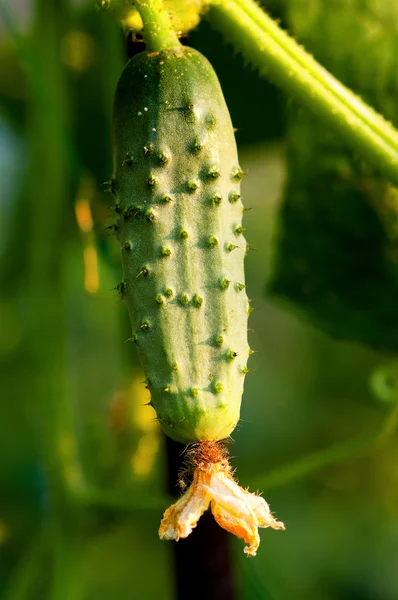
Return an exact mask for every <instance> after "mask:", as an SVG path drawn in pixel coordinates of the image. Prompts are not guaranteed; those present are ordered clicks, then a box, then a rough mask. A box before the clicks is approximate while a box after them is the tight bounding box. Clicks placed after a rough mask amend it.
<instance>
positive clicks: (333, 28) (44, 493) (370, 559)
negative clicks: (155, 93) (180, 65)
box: [0, 0, 398, 600]
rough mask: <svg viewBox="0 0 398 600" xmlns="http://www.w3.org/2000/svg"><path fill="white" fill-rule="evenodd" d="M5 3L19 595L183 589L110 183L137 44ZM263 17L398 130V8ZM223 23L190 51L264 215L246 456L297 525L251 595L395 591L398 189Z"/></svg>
mask: <svg viewBox="0 0 398 600" xmlns="http://www.w3.org/2000/svg"><path fill="white" fill-rule="evenodd" d="M2 2H4V3H3V4H1V7H0V15H1V17H0V19H1V20H0V189H1V194H0V260H1V267H0V286H1V300H0V327H1V334H0V360H1V399H0V598H1V599H3V598H4V599H6V600H24V599H28V600H44V599H47V598H51V599H52V600H72V599H73V600H90V599H92V600H94V599H96V600H119V599H123V600H125V599H126V600H127V599H130V598H132V599H136V598H137V599H138V598H139V599H142V600H152V599H153V600H155V599H157V598H162V599H165V600H168V599H170V600H172V599H173V597H174V589H173V573H172V555H171V543H166V542H160V541H159V539H158V537H157V529H158V524H159V519H160V517H161V515H162V511H163V510H164V509H165V508H166V506H167V503H168V498H167V497H166V494H165V491H164V490H165V487H166V484H165V457H164V440H163V438H162V436H161V434H160V432H159V430H158V428H157V425H156V424H155V423H154V422H153V421H152V420H151V419H152V415H150V416H148V412H147V411H148V409H145V408H143V406H142V405H143V404H144V403H145V402H146V390H145V389H144V385H142V383H141V382H142V381H143V375H142V373H141V372H140V367H139V361H138V359H137V356H136V354H135V350H134V348H132V347H131V345H130V344H128V343H127V344H126V343H125V340H127V338H128V337H129V335H130V329H129V323H128V318H127V310H126V307H125V306H124V304H123V302H122V301H121V300H120V299H119V297H118V295H117V293H116V292H115V291H114V289H113V288H114V287H115V285H116V284H117V283H118V282H119V281H120V277H121V267H120V260H119V249H118V245H117V243H116V240H115V238H114V237H113V236H112V231H111V230H107V229H106V227H107V226H109V225H110V224H111V223H112V220H113V219H112V212H111V210H110V208H109V205H110V204H111V202H110V201H109V198H108V197H107V195H106V194H105V193H104V186H103V185H102V184H103V182H104V181H106V180H107V179H109V176H110V175H111V172H112V162H111V142H110V119H111V110H112V97H113V93H114V90H115V85H116V82H117V79H118V77H119V74H120V72H121V69H122V66H123V64H124V63H125V61H126V57H127V43H126V39H125V36H124V34H123V33H122V31H121V29H120V28H119V26H118V24H117V23H116V22H115V21H114V20H112V18H110V16H109V15H107V14H104V13H101V12H99V11H98V10H97V9H96V7H95V3H94V0H90V1H83V0H80V1H79V2H77V1H76V2H72V0H71V1H67V0H34V1H33V0H12V2H10V1H9V0H8V2H5V0H2ZM263 4H264V5H265V7H266V8H267V9H268V10H269V11H270V12H271V14H272V15H273V16H274V17H276V18H280V19H281V20H282V24H283V25H284V26H286V27H288V29H289V30H290V31H292V32H294V33H295V34H296V35H297V37H298V39H299V41H300V42H302V43H305V45H306V46H307V47H308V48H309V49H310V50H311V51H312V52H313V53H314V54H315V56H316V57H317V58H319V60H321V62H322V63H323V64H325V66H326V67H327V68H329V69H331V70H332V71H333V72H334V73H335V74H336V75H337V76H338V77H340V78H342V79H343V81H344V82H345V83H347V84H348V85H350V86H352V87H354V89H355V90H356V91H357V92H358V93H360V94H361V95H362V96H363V97H364V98H365V99H366V100H367V101H369V102H371V103H372V104H373V105H374V106H376V107H377V108H378V109H379V110H381V111H382V112H384V113H385V114H386V115H387V116H388V118H389V119H391V120H392V121H393V122H394V123H395V125H396V126H397V125H398V78H397V73H398V9H397V7H396V5H395V4H394V3H392V2H391V0H373V1H372V0H331V1H330V2H329V1H328V2H327V3H326V2H324V1H321V0H272V1H269V2H265V3H263ZM326 5H327V6H326ZM343 15H344V19H343V17H342V16H343ZM209 21H210V22H211V13H210V14H209V19H208V20H204V21H203V22H202V23H201V24H200V25H199V27H198V28H197V29H196V30H195V31H194V32H192V33H191V35H190V36H189V39H188V40H187V41H188V43H189V44H190V45H192V46H194V47H196V48H198V49H199V50H201V51H202V52H203V53H204V54H205V55H206V56H207V57H208V58H209V59H210V61H211V62H212V63H213V65H214V67H215V69H216V71H217V73H218V75H219V78H220V80H221V83H222V86H223V89H224V92H225V96H226V100H227V103H228V105H229V107H230V110H231V114H232V118H233V122H234V125H235V126H236V127H237V128H238V131H237V140H238V144H239V149H240V157H241V164H242V166H243V167H244V168H245V169H247V170H248V173H249V176H248V177H247V178H245V180H244V182H243V195H244V201H245V204H246V206H247V207H250V208H252V209H253V210H251V211H250V212H248V213H246V217H245V223H244V225H245V227H246V233H247V238H248V241H249V242H250V244H252V245H253V247H254V250H253V251H252V252H249V254H248V257H247V260H246V272H247V287H248V292H249V296H250V297H252V298H253V299H254V300H253V304H254V306H255V307H256V308H257V310H256V311H255V312H254V313H253V315H252V316H251V319H250V333H249V335H250V342H251V346H252V347H253V348H254V349H255V350H257V353H256V354H255V355H254V356H253V358H252V359H251V361H252V362H251V367H252V368H253V371H252V372H251V373H250V374H249V375H248V377H247V384H246V387H245V394H244V399H243V405H242V421H241V423H240V425H239V427H238V429H237V431H236V432H235V434H234V440H235V443H234V444H233V446H232V455H233V464H234V466H235V467H237V474H238V477H239V480H240V483H241V484H242V485H244V486H250V489H251V490H252V491H254V490H255V489H256V488H258V489H259V490H261V491H262V492H264V495H265V497H266V498H267V500H268V501H269V503H270V504H271V507H272V508H273V510H274V511H275V513H276V515H277V517H278V518H279V519H281V520H283V521H284V522H285V524H286V525H287V530H286V532H284V533H278V532H273V531H270V530H266V531H263V532H262V533H261V538H262V542H261V546H260V549H259V552H258V555H257V557H256V558H255V559H250V560H249V559H247V558H246V557H245V556H244V554H243V552H242V543H241V542H240V541H238V540H231V543H232V546H233V549H234V553H233V560H234V572H235V577H236V586H237V599H239V600H254V599H256V600H257V599H264V600H268V599H273V600H396V599H397V598H398V574H397V557H398V452H397V450H398V443H397V437H396V423H397V410H396V408H395V407H396V406H397V404H396V403H397V400H398V393H397V387H398V385H397V380H398V367H397V362H396V359H395V358H394V357H395V353H396V349H397V344H398V342H397V340H398V326H397V322H398V316H397V313H398V309H397V307H398V298H397V292H396V287H397V285H398V284H397V282H398V271H397V256H398V251H397V248H398V242H397V236H398V232H397V230H398V228H397V222H398V221H397V219H398V207H397V197H398V196H397V191H396V190H395V189H393V188H391V186H389V185H388V182H385V181H383V180H382V179H381V178H380V176H379V175H378V174H377V173H375V172H374V171H373V170H372V169H371V167H370V166H369V165H364V164H363V163H362V161H359V160H358V158H357V157H355V156H352V154H351V153H350V152H349V150H347V148H345V147H344V146H343V145H342V144H341V143H340V141H339V140H338V139H337V138H335V136H333V135H332V134H331V133H330V132H328V131H327V130H325V126H324V125H323V124H322V123H319V122H317V121H316V120H315V119H313V118H312V117H311V115H308V114H307V113H305V111H303V110H302V109H301V108H300V107H297V106H296V105H295V104H294V102H292V101H291V99H289V98H287V97H285V96H284V95H282V94H281V93H280V92H278V91H277V90H276V89H275V88H274V87H273V86H272V84H271V83H268V82H266V81H265V80H261V79H260V78H259V77H258V75H257V73H256V71H255V70H254V69H252V68H250V67H249V66H248V65H246V64H245V63H244V61H243V60H242V59H241V57H240V56H239V55H237V54H236V52H235V51H234V48H233V47H232V46H230V45H228V44H227V43H225V42H224V41H223V40H222V39H221V37H220V36H219V34H217V33H216V32H215V31H213V30H212V29H211V26H210V25H209ZM280 298H284V301H283V302H281V301H280ZM315 326H316V328H315ZM336 337H337V338H339V341H335V340H334V338H336ZM209 543H211V541H209Z"/></svg>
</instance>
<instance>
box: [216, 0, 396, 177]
mask: <svg viewBox="0 0 398 600" xmlns="http://www.w3.org/2000/svg"><path fill="white" fill-rule="evenodd" d="M207 16H208V18H209V20H210V22H211V23H212V24H213V25H214V27H215V28H216V29H218V30H219V31H220V32H221V33H222V34H224V35H225V37H226V39H227V40H228V41H231V42H232V43H233V44H234V46H235V47H236V48H237V49H238V50H239V51H240V52H241V53H242V54H243V56H244V57H245V58H246V59H247V60H248V61H250V62H251V63H252V64H253V65H254V66H255V67H257V68H258V69H259V71H260V72H261V73H262V74H264V75H266V76H268V77H270V78H271V79H272V80H273V81H274V82H275V84H276V85H278V86H279V87H280V88H282V89H283V90H284V91H285V92H287V93H288V94H289V95H290V96H292V98H293V99H294V100H296V101H298V102H300V103H301V104H302V105H303V106H306V107H307V108H308V109H310V110H311V111H312V112H313V113H314V114H315V115H316V116H318V117H320V118H321V119H322V120H323V121H324V122H325V123H327V124H328V125H329V126H331V127H333V128H334V130H335V131H336V132H337V133H338V134H340V135H341V136H342V137H343V138H344V139H345V141H346V143H347V144H348V145H349V146H350V147H351V148H352V149H353V150H355V151H356V152H357V153H358V154H359V155H361V156H363V158H365V159H367V160H368V161H369V162H370V164H372V165H373V166H374V167H376V168H378V169H380V171H381V172H382V173H383V174H384V175H385V176H386V177H387V178H388V179H389V180H391V182H392V183H394V184H395V185H398V131H396V130H395V129H394V127H393V126H392V125H391V124H390V123H388V122H387V121H385V120H384V119H383V117H382V116H381V115H379V114H378V113H376V112H375V111H374V110H373V109H371V108H370V107H368V106H367V105H366V103H364V102H363V101H362V100H361V99H360V98H358V97H357V96H355V95H354V94H353V93H352V92H351V91H350V90H348V89H347V88H346V87H344V86H343V85H342V84H341V83H340V82H339V81H337V80H336V79H335V78H334V77H333V76H332V75H331V74H330V73H328V71H326V70H325V69H323V67H321V65H319V64H318V63H317V62H316V61H315V60H314V58H313V57H312V56H311V55H310V54H308V53H307V52H306V51H305V50H304V49H303V48H301V47H300V46H299V45H298V44H297V42H295V41H294V40H293V38H290V37H289V36H288V35H287V34H286V33H285V32H283V31H282V30H281V29H280V28H279V27H278V25H277V24H276V23H274V22H273V21H272V19H270V18H269V17H268V16H267V15H266V14H265V13H263V12H262V11H261V10H260V9H259V8H258V7H257V6H256V4H255V3H254V2H253V1H252V0H213V3H212V6H211V10H210V11H209V12H208V14H207Z"/></svg>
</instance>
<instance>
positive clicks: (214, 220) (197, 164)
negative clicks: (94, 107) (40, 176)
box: [112, 47, 249, 443]
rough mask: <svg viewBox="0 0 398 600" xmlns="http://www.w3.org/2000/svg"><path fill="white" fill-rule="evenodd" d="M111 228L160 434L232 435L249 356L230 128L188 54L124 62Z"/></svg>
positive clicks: (196, 56) (208, 77)
mask: <svg viewBox="0 0 398 600" xmlns="http://www.w3.org/2000/svg"><path fill="white" fill-rule="evenodd" d="M113 137H114V150H115V151H114V176H113V179H112V188H113V191H114V195H115V197H116V205H117V230H118V236H119V240H120V245H121V252H122V262H123V274H124V275H123V277H124V286H123V295H124V296H125V298H126V299H127V303H128V308H129V314H130V320H131V324H132V330H133V340H135V341H136V343H137V344H138V348H139V351H140V354H141V356H142V361H143V367H144V371H145V374H146V377H147V382H148V388H149V390H150V392H151V404H152V406H153V407H154V409H155V410H156V413H157V417H158V420H159V422H160V424H161V426H162V428H163V430H164V431H165V433H166V434H167V435H169V436H170V437H172V438H173V439H175V440H177V441H179V442H183V443H190V442H194V441H197V440H220V439H223V438H226V437H228V436H229V435H230V434H231V432H232V431H233V430H234V428H235V426H236V424H237V422H238V420H239V412H240V403H241V397H242V393H243V384H244V375H245V373H246V363H247V359H248V356H249V346H248V343H247V318H248V313H249V304H248V299H247V296H246V292H245V289H244V256H245V250H246V242H245V239H244V237H243V235H242V231H243V230H242V229H241V225H242V215H243V205H242V202H241V200H240V196H239V193H240V179H241V176H242V174H243V173H242V171H241V170H240V167H239V163H238V156H237V149H236V143H235V137H234V132H233V128H232V124H231V120H230V116H229V112H228V109H227V106H226V104H225V100H224V97H223V94H222V91H221V87H220V84H219V82H218V79H217V76H216V74H215V72H214V70H213V68H212V67H211V65H210V64H209V62H208V61H207V60H206V59H205V58H204V57H203V56H202V55H201V54H200V53H199V52H197V51H196V50H193V49H191V48H188V47H178V48H174V49H169V50H165V51H162V52H159V53H148V52H142V53H140V54H138V55H136V56H135V57H134V58H133V59H131V60H130V61H129V63H128V64H127V65H126V67H125V69H124V71H123V73H122V75H121V78H120V81H119V84H118V88H117V92H116V97H115V105H114V121H113Z"/></svg>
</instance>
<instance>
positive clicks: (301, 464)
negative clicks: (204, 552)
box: [252, 407, 398, 491]
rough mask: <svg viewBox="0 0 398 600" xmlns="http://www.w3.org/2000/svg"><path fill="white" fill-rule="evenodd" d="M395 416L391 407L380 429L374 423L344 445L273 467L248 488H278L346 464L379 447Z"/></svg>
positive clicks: (396, 410)
mask: <svg viewBox="0 0 398 600" xmlns="http://www.w3.org/2000/svg"><path fill="white" fill-rule="evenodd" d="M397 415H398V407H394V409H392V410H391V411H389V413H388V415H387V417H385V418H384V420H383V421H382V424H381V426H380V423H378V424H377V426H376V427H375V428H374V429H372V430H371V431H368V432H365V433H362V434H360V435H358V436H357V437H354V438H352V439H349V440H346V441H344V442H339V443H337V444H333V445H332V446H329V448H325V449H324V450H317V451H316V452H313V453H311V454H307V455H306V456H303V457H301V458H299V459H298V460H295V461H293V462H292V463H289V464H287V465H283V466H282V467H277V468H276V469H274V470H273V471H270V472H269V473H267V474H266V475H261V476H260V477H258V478H257V479H255V480H254V482H253V484H252V485H253V487H255V488H257V489H261V490H264V491H268V490H269V489H271V488H277V487H281V486H283V485H287V484H289V483H292V482H293V481H296V480H297V479H302V478H303V477H305V476H306V475H309V474H311V473H314V472H315V471H318V470H320V469H323V468H324V467H327V466H328V465H332V464H336V463H338V462H342V461H344V460H348V459H350V458H352V457H353V456H357V455H359V454H362V453H364V452H366V451H367V450H369V449H370V448H372V447H375V446H377V445H378V444H383V443H384V442H385V441H386V440H387V439H388V437H390V435H391V434H392V433H393V431H394V429H395V428H396V424H397Z"/></svg>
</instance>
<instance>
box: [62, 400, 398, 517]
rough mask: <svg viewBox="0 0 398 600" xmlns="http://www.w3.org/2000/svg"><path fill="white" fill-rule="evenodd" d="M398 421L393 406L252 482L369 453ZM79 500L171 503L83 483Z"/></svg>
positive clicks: (139, 506) (262, 486) (284, 481)
mask: <svg viewBox="0 0 398 600" xmlns="http://www.w3.org/2000/svg"><path fill="white" fill-rule="evenodd" d="M397 422H398V407H397V406H395V407H394V408H393V409H391V410H390V411H389V412H388V414H387V416H386V417H384V418H383V420H382V422H381V424H380V422H379V423H377V425H376V426H375V427H374V428H373V429H372V430H371V431H367V432H365V433H362V434H360V435H358V436H356V437H354V438H351V439H349V440H346V441H344V442H339V443H337V444H334V445H332V446H330V447H329V448H325V449H324V450H317V451H315V452H312V453H310V454H306V455H305V456H303V457H301V458H299V459H298V460H295V461H293V462H292V463H289V464H287V465H282V466H281V467H277V468H276V469H274V471H270V472H269V473H267V474H266V475H261V476H259V477H258V478H257V479H255V480H254V481H252V482H251V484H250V487H251V488H253V489H259V490H264V491H265V492H267V491H268V490H269V489H271V488H277V487H282V486H284V485H288V484H289V483H292V482H294V481H297V480H299V479H302V478H304V477H306V476H307V475H310V474H311V473H315V472H316V471H319V470H321V469H323V468H324V467H326V466H328V465H331V464H335V463H338V462H342V461H344V460H348V459H350V458H352V457H354V456H357V455H359V454H362V453H366V452H367V451H368V450H370V449H371V448H377V446H378V445H382V444H384V443H385V442H386V441H387V440H388V438H389V437H390V436H391V435H392V434H393V433H394V431H395V429H396V427H397ZM74 493H75V498H76V501H77V502H79V503H81V504H82V505H85V506H104V507H107V508H113V509H115V510H120V511H142V510H146V511H156V512H159V511H161V510H164V508H165V507H167V506H169V505H170V502H171V498H169V497H168V496H162V495H159V496H154V497H151V498H145V497H140V498H139V499H138V498H132V497H129V496H127V495H126V494H119V493H117V492H113V491H108V490H103V489H98V488H95V487H90V486H86V487H83V486H82V487H81V488H80V489H79V488H76V489H75V492H74Z"/></svg>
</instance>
